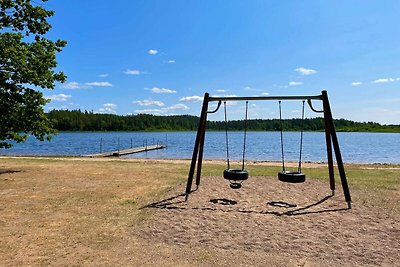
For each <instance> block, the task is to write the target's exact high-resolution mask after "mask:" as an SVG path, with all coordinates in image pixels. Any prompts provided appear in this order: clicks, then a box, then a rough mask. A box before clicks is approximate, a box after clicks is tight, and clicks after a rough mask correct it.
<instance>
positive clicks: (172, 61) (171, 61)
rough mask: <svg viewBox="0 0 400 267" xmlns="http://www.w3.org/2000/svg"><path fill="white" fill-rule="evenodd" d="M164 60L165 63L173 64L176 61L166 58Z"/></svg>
mask: <svg viewBox="0 0 400 267" xmlns="http://www.w3.org/2000/svg"><path fill="white" fill-rule="evenodd" d="M164 62H165V63H167V64H175V63H176V61H175V59H170V60H167V61H164Z"/></svg>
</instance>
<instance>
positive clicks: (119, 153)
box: [85, 145, 167, 158]
mask: <svg viewBox="0 0 400 267" xmlns="http://www.w3.org/2000/svg"><path fill="white" fill-rule="evenodd" d="M166 147H167V146H166V145H152V146H142V147H134V148H128V149H122V150H117V151H111V152H103V153H97V154H90V155H85V157H91V158H94V157H119V156H123V155H128V154H134V153H140V152H146V151H150V150H157V149H163V148H166Z"/></svg>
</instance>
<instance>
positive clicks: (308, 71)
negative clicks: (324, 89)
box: [295, 67, 317, 75]
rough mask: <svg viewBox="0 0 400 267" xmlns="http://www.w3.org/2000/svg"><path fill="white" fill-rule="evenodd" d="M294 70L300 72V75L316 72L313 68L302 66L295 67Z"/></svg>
mask: <svg viewBox="0 0 400 267" xmlns="http://www.w3.org/2000/svg"><path fill="white" fill-rule="evenodd" d="M295 71H297V72H298V73H300V74H301V75H312V74H315V73H317V71H316V70H313V69H306V68H304V67H300V68H297V69H295Z"/></svg>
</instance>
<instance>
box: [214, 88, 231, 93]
mask: <svg viewBox="0 0 400 267" xmlns="http://www.w3.org/2000/svg"><path fill="white" fill-rule="evenodd" d="M215 91H217V92H218V93H226V92H228V91H229V90H226V89H218V90H215Z"/></svg>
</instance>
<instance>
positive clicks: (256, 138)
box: [0, 132, 400, 163]
mask: <svg viewBox="0 0 400 267" xmlns="http://www.w3.org/2000/svg"><path fill="white" fill-rule="evenodd" d="M195 137H196V133H195V132H168V133H165V132H83V133H59V134H58V135H57V136H55V137H54V138H53V139H52V141H51V142H40V141H37V140H36V139H35V138H29V139H28V141H27V142H26V143H23V144H16V145H15V146H14V147H13V148H11V149H1V150H0V154H1V155H85V154H92V153H98V152H100V140H102V144H101V150H102V151H103V152H105V151H111V150H117V149H118V139H119V144H120V145H119V146H120V149H124V148H130V147H131V145H132V146H133V147H137V146H143V145H144V144H145V143H146V142H147V144H148V145H151V144H156V143H157V142H159V143H162V144H165V143H167V146H168V147H167V149H162V150H155V151H149V152H144V153H139V154H133V155H129V156H126V157H130V158H167V159H188V158H191V157H192V150H193V145H194V140H195ZM338 139H339V144H340V148H341V152H342V157H343V161H344V162H347V163H400V134H399V133H338ZM299 140H300V133H298V132H285V133H284V147H285V159H286V160H288V161H297V160H298V157H299ZM225 147H226V145H225V133H224V132H207V133H206V141H205V148H204V158H205V159H225V158H226V148H225ZM229 149H230V151H229V153H230V156H231V159H235V160H239V159H241V157H242V149H243V132H229ZM246 159H247V160H254V161H277V160H280V159H281V147H280V133H279V132H249V133H248V135H247V143H246ZM303 161H313V162H320V161H326V147H325V136H324V133H317V132H305V133H304V141H303Z"/></svg>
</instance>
